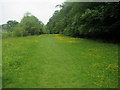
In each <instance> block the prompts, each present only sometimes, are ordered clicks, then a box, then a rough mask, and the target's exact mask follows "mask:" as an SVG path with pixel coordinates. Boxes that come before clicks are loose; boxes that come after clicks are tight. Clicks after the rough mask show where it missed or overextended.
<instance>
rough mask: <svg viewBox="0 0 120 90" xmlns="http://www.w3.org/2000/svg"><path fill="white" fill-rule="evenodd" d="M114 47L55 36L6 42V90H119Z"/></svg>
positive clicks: (4, 56) (4, 41) (4, 62)
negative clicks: (116, 88) (98, 89)
mask: <svg viewBox="0 0 120 90" xmlns="http://www.w3.org/2000/svg"><path fill="white" fill-rule="evenodd" d="M117 49H118V47H117V45H115V44H108V43H101V42H97V41H92V40H87V39H81V38H72V37H67V36H62V35H59V34H55V35H49V34H47V35H40V36H29V37H22V38H12V39H6V40H3V87H4V88H92V87H93V88H99V87H107V88H112V87H117V84H118V83H117V71H118V65H117V63H118V50H117Z"/></svg>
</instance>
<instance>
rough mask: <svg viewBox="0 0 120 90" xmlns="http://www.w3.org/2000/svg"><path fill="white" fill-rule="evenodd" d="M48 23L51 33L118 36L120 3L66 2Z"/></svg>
mask: <svg viewBox="0 0 120 90" xmlns="http://www.w3.org/2000/svg"><path fill="white" fill-rule="evenodd" d="M61 7H62V8H61V10H59V11H55V12H54V14H53V16H52V17H51V18H50V19H49V22H48V23H47V26H48V29H49V30H50V33H62V34H65V35H69V36H75V37H76V36H77V37H94V38H105V39H107V38H109V39H110V38H117V37H118V33H119V30H118V29H119V26H120V17H119V16H120V13H119V12H120V3H117V2H114V3H110V2H65V3H64V4H62V6H61Z"/></svg>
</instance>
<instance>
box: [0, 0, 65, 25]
mask: <svg viewBox="0 0 120 90" xmlns="http://www.w3.org/2000/svg"><path fill="white" fill-rule="evenodd" d="M64 1H65V0H4V1H1V2H0V3H1V7H0V8H2V11H1V12H0V19H1V18H2V22H0V24H1V23H6V22H7V21H8V20H17V21H19V22H20V20H21V19H22V17H23V16H24V13H25V12H27V11H29V12H31V13H32V14H33V15H34V16H36V17H37V18H38V19H39V20H41V21H42V22H43V23H45V24H46V23H47V22H48V20H49V18H50V17H51V16H52V15H53V13H54V11H55V10H56V9H57V8H55V6H56V5H57V4H61V3H63V2H64Z"/></svg>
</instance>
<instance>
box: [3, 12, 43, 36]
mask: <svg viewBox="0 0 120 90" xmlns="http://www.w3.org/2000/svg"><path fill="white" fill-rule="evenodd" d="M2 29H3V38H6V37H16V36H28V35H39V34H42V33H43V31H45V30H44V24H43V23H42V22H41V21H39V20H38V19H37V18H36V17H35V16H33V15H32V14H31V13H29V12H27V13H25V15H24V17H23V18H22V20H21V22H20V23H18V22H17V21H12V20H10V21H8V22H7V24H3V25H2Z"/></svg>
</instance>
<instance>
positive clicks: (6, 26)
mask: <svg viewBox="0 0 120 90" xmlns="http://www.w3.org/2000/svg"><path fill="white" fill-rule="evenodd" d="M17 24H18V22H17V21H15V20H9V21H8V22H7V24H3V25H2V29H3V30H6V31H8V32H11V31H12V30H13V28H14V27H15V26H16V25H17Z"/></svg>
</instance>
